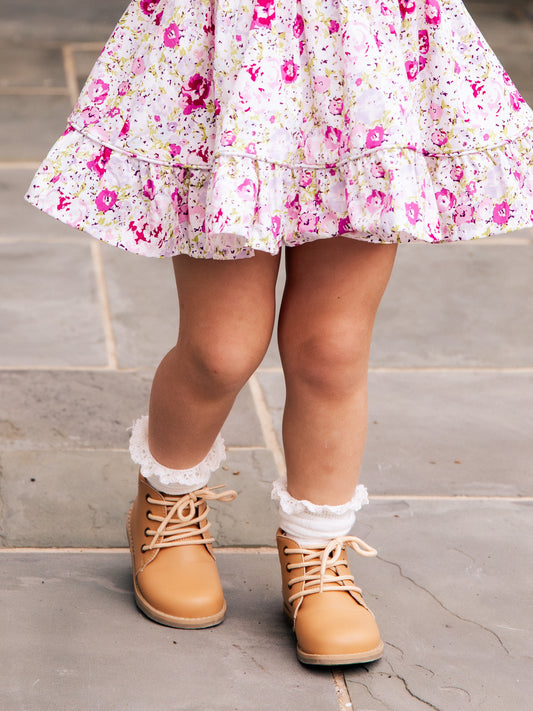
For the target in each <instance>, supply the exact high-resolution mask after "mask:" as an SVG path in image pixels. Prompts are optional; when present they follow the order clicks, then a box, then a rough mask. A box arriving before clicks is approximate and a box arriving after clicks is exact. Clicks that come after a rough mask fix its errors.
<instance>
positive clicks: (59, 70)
mask: <svg viewBox="0 0 533 711" xmlns="http://www.w3.org/2000/svg"><path fill="white" fill-rule="evenodd" d="M2 10H3V8H2ZM2 14H3V13H2ZM7 87H63V88H65V87H66V81H65V71H64V68H63V57H62V54H61V48H60V47H58V46H55V47H50V46H42V45H41V46H39V45H28V44H27V43H25V42H12V41H9V40H8V41H4V42H2V45H1V46H0V89H4V88H7Z"/></svg>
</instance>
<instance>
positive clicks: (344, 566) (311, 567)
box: [277, 530, 383, 665]
mask: <svg viewBox="0 0 533 711" xmlns="http://www.w3.org/2000/svg"><path fill="white" fill-rule="evenodd" d="M277 541H278V552H279V559H280V563H281V576H282V583H283V603H284V608H285V612H286V613H287V615H288V617H289V619H290V620H291V621H292V623H293V628H294V632H295V634H296V639H297V647H296V654H297V656H298V659H299V660H300V661H301V662H303V663H304V664H324V665H336V664H356V663H361V662H372V661H374V660H375V659H379V657H381V655H382V654H383V642H382V641H381V638H380V634H379V630H378V627H377V625H376V621H375V619H374V615H373V614H372V612H370V610H369V609H368V607H367V606H366V605H365V602H364V600H363V596H362V594H361V589H360V588H358V587H356V585H355V584H354V578H353V576H352V575H351V573H350V567H349V563H348V560H347V558H346V550H345V549H346V547H347V546H350V547H351V548H353V549H354V550H355V551H356V552H357V553H359V554H360V555H364V556H374V555H376V551H375V550H374V549H373V548H371V547H370V546H368V545H367V544H366V543H365V542H364V541H362V540H361V539H360V538H356V537H355V536H342V537H341V538H334V539H333V540H332V541H330V543H329V544H328V545H327V546H325V547H324V548H318V549H308V548H302V547H301V546H300V545H299V544H298V543H296V542H295V541H293V540H291V539H290V538H289V537H288V536H286V535H285V534H284V533H283V531H281V530H279V531H278V533H277Z"/></svg>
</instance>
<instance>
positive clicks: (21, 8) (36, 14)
mask: <svg viewBox="0 0 533 711" xmlns="http://www.w3.org/2000/svg"><path fill="white" fill-rule="evenodd" d="M127 4H128V2H127V0H93V1H92V2H90V3H73V2H68V0H46V3H40V2H35V0H3V3H2V24H1V25H0V38H2V39H9V40H12V41H23V40H24V41H31V42H32V43H36V44H43V43H48V42H61V43H63V42H73V41H78V42H87V41H93V40H102V41H104V40H105V39H107V36H108V35H109V34H110V32H111V30H112V29H113V27H114V26H115V24H116V23H117V22H118V20H119V18H120V16H121V14H122V12H123V11H124V10H125V9H126V6H127Z"/></svg>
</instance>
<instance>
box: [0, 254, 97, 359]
mask: <svg viewBox="0 0 533 711" xmlns="http://www.w3.org/2000/svg"><path fill="white" fill-rule="evenodd" d="M0 322H1V324H2V341H1V347H0V365H4V366H16V367H23V366H28V365H47V366H68V365H75V366H77V365H84V366H100V365H105V364H106V363H107V354H106V346H105V339H104V332H103V328H102V323H101V314H100V307H99V302H98V295H97V292H96V283H95V279H94V274H93V265H92V259H91V254H90V250H89V248H88V245H87V244H82V243H81V242H80V243H78V244H68V245H67V244H46V245H44V244H36V243H33V244H28V243H19V244H16V243H15V244H10V243H4V244H0Z"/></svg>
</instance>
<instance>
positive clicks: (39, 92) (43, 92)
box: [0, 86, 70, 96]
mask: <svg viewBox="0 0 533 711" xmlns="http://www.w3.org/2000/svg"><path fill="white" fill-rule="evenodd" d="M69 95H70V92H69V90H68V88H67V87H66V86H1V87H0V96H69Z"/></svg>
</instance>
